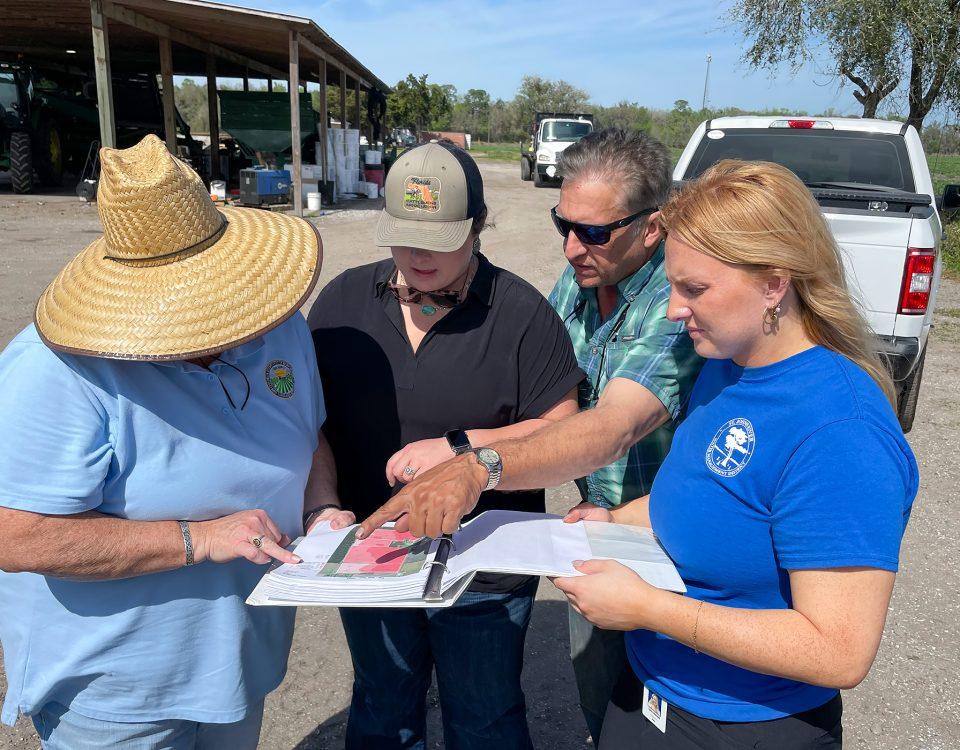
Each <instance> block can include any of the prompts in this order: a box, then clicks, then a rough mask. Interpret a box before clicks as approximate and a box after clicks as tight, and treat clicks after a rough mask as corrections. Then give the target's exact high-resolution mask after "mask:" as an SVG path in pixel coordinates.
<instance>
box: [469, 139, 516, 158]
mask: <svg viewBox="0 0 960 750" xmlns="http://www.w3.org/2000/svg"><path fill="white" fill-rule="evenodd" d="M470 153H471V154H473V155H474V156H482V157H484V158H485V159H496V160H497V161H520V144H519V143H477V142H476V141H474V142H473V144H472V145H471V146H470Z"/></svg>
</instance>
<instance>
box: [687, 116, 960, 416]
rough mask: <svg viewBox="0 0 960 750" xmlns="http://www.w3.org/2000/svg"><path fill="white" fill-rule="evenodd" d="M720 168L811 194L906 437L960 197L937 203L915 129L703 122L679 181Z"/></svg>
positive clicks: (885, 124) (782, 121) (837, 122)
mask: <svg viewBox="0 0 960 750" xmlns="http://www.w3.org/2000/svg"><path fill="white" fill-rule="evenodd" d="M722 159H745V160H748V161H771V162H776V163H778V164H782V165H784V166H785V167H787V168H789V169H790V170H792V171H793V172H794V173H795V174H797V175H798V176H799V177H800V179H802V180H803V181H804V183H805V184H806V185H807V187H808V188H809V189H810V191H811V192H812V193H813V195H814V197H815V198H816V199H817V202H818V203H819V204H820V207H821V209H822V210H823V214H824V216H825V217H826V219H827V223H828V224H829V226H830V230H831V231H832V232H833V236H834V237H835V238H836V241H837V244H838V245H839V247H840V249H841V253H842V255H843V260H844V266H845V268H846V271H847V281H848V283H849V284H850V286H851V290H852V291H853V292H854V293H855V294H856V295H857V296H858V297H859V300H860V303H861V305H862V307H863V312H864V315H865V316H866V319H867V322H868V323H869V324H870V327H871V328H872V329H873V332H874V333H875V334H876V336H877V347H878V351H880V352H881V353H882V354H883V355H884V357H885V358H886V361H887V363H888V365H889V367H890V371H891V373H892V374H893V379H894V382H895V384H896V386H897V416H898V417H899V419H900V424H901V426H902V427H903V430H904V432H907V431H909V430H910V428H911V427H912V426H913V418H914V413H915V412H916V408H917V396H918V394H919V392H920V381H921V379H922V377H923V362H924V357H925V355H926V346H927V336H928V335H929V333H930V326H931V323H932V321H933V308H934V304H935V302H936V297H937V289H938V288H939V286H940V272H941V268H942V261H941V258H940V253H939V250H940V245H941V243H942V242H943V237H944V234H943V225H942V223H941V220H940V215H939V214H938V208H939V209H940V210H956V209H957V208H960V188H958V186H956V185H948V186H947V187H946V189H945V191H944V194H943V197H942V198H938V197H937V196H935V195H934V193H933V183H932V182H931V180H930V172H929V170H928V168H927V162H926V159H925V157H924V153H923V146H922V145H921V143H920V136H919V135H918V134H917V131H916V129H914V128H913V127H912V126H907V125H904V124H902V123H899V122H889V121H885V120H867V119H852V118H835V117H830V118H820V117H817V118H809V117H801V116H797V117H723V118H717V119H714V120H707V121H706V122H703V123H701V124H700V125H699V127H697V129H696V131H695V132H694V134H693V136H692V137H691V138H690V141H689V142H688V143H687V145H686V148H684V150H683V153H682V154H681V156H680V160H679V161H678V162H677V165H676V167H675V169H674V173H673V178H674V181H683V180H690V179H693V178H695V177H697V176H698V175H700V174H702V173H703V172H704V171H705V170H706V169H708V168H709V167H710V166H711V165H713V164H715V163H716V162H718V161H721V160H722Z"/></svg>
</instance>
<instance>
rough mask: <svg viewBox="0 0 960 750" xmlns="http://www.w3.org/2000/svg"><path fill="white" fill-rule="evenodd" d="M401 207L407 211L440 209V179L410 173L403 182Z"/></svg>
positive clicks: (432, 212)
mask: <svg viewBox="0 0 960 750" xmlns="http://www.w3.org/2000/svg"><path fill="white" fill-rule="evenodd" d="M403 207H404V208H405V209H406V210H407V211H426V212H428V213H431V214H435V213H436V212H437V211H439V210H440V180H439V179H438V178H436V177H417V176H416V175H411V176H410V177H408V178H407V179H406V180H404V182H403Z"/></svg>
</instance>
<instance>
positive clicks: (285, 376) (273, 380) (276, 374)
mask: <svg viewBox="0 0 960 750" xmlns="http://www.w3.org/2000/svg"><path fill="white" fill-rule="evenodd" d="M263 375H264V378H265V379H266V381H267V388H269V389H270V393H272V394H273V395H274V396H279V397H280V398H290V397H291V396H293V389H294V381H293V367H291V365H290V363H289V362H286V361H285V360H282V359H275V360H273V361H272V362H271V363H270V364H269V365H267V368H266V369H265V370H264V373H263Z"/></svg>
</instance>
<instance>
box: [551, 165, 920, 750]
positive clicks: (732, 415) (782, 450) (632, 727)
mask: <svg viewBox="0 0 960 750" xmlns="http://www.w3.org/2000/svg"><path fill="white" fill-rule="evenodd" d="M661 221H662V223H663V226H664V228H665V229H666V230H667V232H668V235H667V242H666V270H667V276H668V278H669V279H670V282H671V284H672V293H671V299H670V307H669V310H668V317H670V318H671V319H675V320H683V321H684V322H685V323H686V326H687V330H688V332H689V334H690V336H691V338H692V339H693V342H694V345H695V347H696V350H697V353H698V354H700V355H701V356H703V357H706V358H707V360H708V361H707V363H706V365H705V366H704V368H703V371H702V372H701V374H700V377H699V379H698V380H697V383H696V385H695V386H694V389H693V392H692V394H691V397H690V402H689V405H688V408H687V416H686V418H685V421H684V422H683V424H682V425H681V426H680V428H679V429H678V430H677V432H676V436H675V437H674V441H673V446H672V449H671V451H670V454H669V456H668V457H667V459H666V461H665V463H664V464H663V467H662V468H661V469H660V472H659V474H658V475H657V478H656V480H655V482H654V484H653V489H652V491H651V493H650V495H649V496H647V497H643V498H639V499H637V500H634V501H632V502H630V503H627V504H625V505H621V506H620V507H619V508H617V509H615V510H614V511H613V512H612V513H611V512H608V511H606V510H603V509H601V508H596V507H593V506H590V507H589V508H587V507H581V506H578V507H577V508H574V509H573V510H572V511H571V512H570V514H569V515H568V516H567V520H568V521H570V522H573V521H576V520H579V519H595V520H606V521H612V522H616V523H628V524H637V525H644V526H652V528H653V529H654V531H655V532H656V534H657V536H658V537H659V539H660V541H661V543H662V544H663V546H664V548H665V549H666V550H667V552H668V553H669V554H670V556H671V557H672V558H673V560H674V561H675V562H676V564H677V568H678V569H679V571H680V574H681V575H682V577H683V579H684V581H685V582H686V584H687V587H688V588H687V594H686V595H685V596H679V595H677V594H673V593H670V592H665V591H660V590H658V589H654V588H652V587H651V586H649V585H647V584H646V583H644V582H643V581H642V580H641V579H640V578H639V576H637V575H636V574H634V573H633V572H632V571H630V570H628V569H627V568H625V567H623V566H622V565H620V564H618V563H615V562H612V561H599V560H593V561H588V562H586V563H584V564H583V565H581V566H580V570H581V571H582V572H584V573H586V574H587V575H585V576H584V577H580V578H565V579H558V580H557V581H556V585H557V587H558V588H560V589H561V590H562V591H563V592H564V593H565V594H566V595H567V597H568V598H569V599H570V601H571V603H572V604H573V606H574V607H576V608H577V609H578V610H580V611H581V612H582V613H583V614H584V616H585V617H587V619H589V620H590V621H591V622H593V623H594V624H596V625H598V626H600V627H603V628H611V629H619V630H625V631H628V632H627V634H626V644H627V650H628V653H629V657H630V663H631V666H632V670H628V673H627V674H625V675H623V677H622V678H621V680H620V683H619V685H618V687H617V691H616V693H615V695H614V698H613V700H612V701H611V704H610V706H609V707H608V710H607V714H606V720H605V724H604V727H603V734H602V736H601V743H600V745H601V748H617V749H619V748H627V747H630V748H643V750H648V748H714V747H728V746H730V747H732V746H737V747H741V746H742V747H755V746H763V747H777V748H812V747H817V748H823V747H840V743H841V721H840V718H841V713H842V708H841V702H840V696H839V690H840V689H843V688H852V687H854V686H855V685H857V684H858V683H860V682H861V681H862V680H863V679H864V677H865V676H866V675H867V672H868V671H869V669H870V666H871V664H872V663H873V660H874V657H875V656H876V653H877V649H878V647H879V645H880V637H881V634H882V632H883V625H884V619H885V616H886V612H887V606H888V604H889V601H890V594H891V591H892V589H893V581H894V574H895V572H896V570H897V560H898V555H899V547H900V540H901V537H902V536H903V532H904V529H905V527H906V524H907V519H908V517H909V514H910V508H911V504H912V502H913V498H914V496H915V494H916V491H917V482H918V474H917V464H916V461H915V459H914V457H913V454H912V452H911V450H910V447H909V446H908V445H907V442H906V440H905V439H904V437H903V433H902V431H901V430H900V427H899V425H898V423H897V419H896V416H895V415H894V410H893V408H892V407H891V403H892V402H893V400H894V390H893V384H892V382H891V380H890V377H889V375H888V374H887V373H886V371H885V370H884V369H883V366H882V364H881V363H880V361H879V359H878V357H877V356H876V355H875V354H874V353H873V352H872V349H871V347H870V343H869V333H868V329H867V326H866V323H865V322H864V320H863V318H862V317H861V315H860V313H859V312H858V310H857V306H856V304H855V303H854V301H853V300H852V299H851V296H850V294H849V292H848V290H847V286H846V283H845V281H844V274H843V266H842V263H841V260H840V256H839V253H838V251H837V247H836V244H835V243H834V240H833V238H832V236H831V234H830V231H829V229H828V227H827V225H826V222H825V220H824V218H823V216H822V214H821V213H820V211H819V208H818V206H817V204H816V202H815V201H814V199H813V198H812V196H811V195H810V193H809V192H808V191H807V190H806V189H805V188H804V186H803V184H802V183H801V182H800V180H799V179H797V178H796V177H795V176H794V175H793V174H792V173H791V172H790V171H788V170H787V169H785V168H783V167H780V166H777V165H774V164H768V163H752V164H748V163H744V162H737V161H724V162H721V163H719V164H717V165H716V166H715V167H713V168H712V169H710V170H709V171H708V172H706V173H705V174H704V175H703V176H702V177H701V178H700V179H699V180H698V181H697V182H695V183H693V184H691V185H690V186H688V187H686V188H685V189H684V190H682V191H681V192H679V193H678V194H676V195H674V196H673V197H672V198H671V199H670V201H669V202H668V203H667V205H666V206H664V207H663V209H662V214H661ZM758 743H759V744H758ZM768 743H769V744H768Z"/></svg>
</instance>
